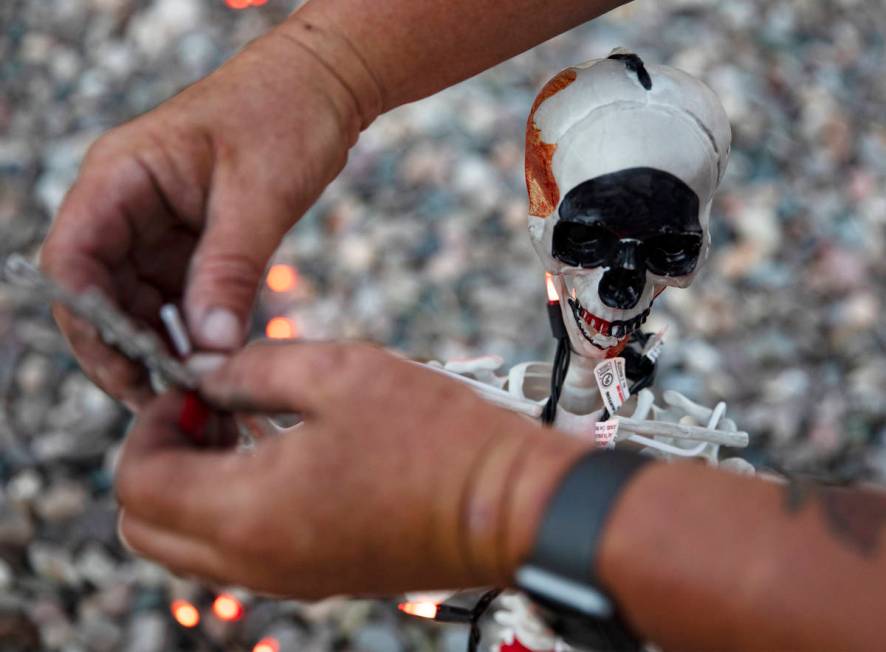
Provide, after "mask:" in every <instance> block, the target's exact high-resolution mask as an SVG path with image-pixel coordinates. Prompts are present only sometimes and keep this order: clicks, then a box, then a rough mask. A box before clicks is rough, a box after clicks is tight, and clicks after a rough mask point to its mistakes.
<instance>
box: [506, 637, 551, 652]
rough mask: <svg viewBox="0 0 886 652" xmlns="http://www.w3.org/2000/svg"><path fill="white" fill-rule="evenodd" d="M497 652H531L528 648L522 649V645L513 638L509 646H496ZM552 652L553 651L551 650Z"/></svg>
mask: <svg viewBox="0 0 886 652" xmlns="http://www.w3.org/2000/svg"><path fill="white" fill-rule="evenodd" d="M498 652H532V650H530V649H529V648H528V647H524V646H523V644H522V643H520V641H519V640H518V639H517V638H516V637H515V638H514V642H513V643H511V644H507V643H502V644H501V645H499V646H498ZM551 652H553V650H551Z"/></svg>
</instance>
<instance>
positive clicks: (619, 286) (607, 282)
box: [599, 268, 646, 310]
mask: <svg viewBox="0 0 886 652" xmlns="http://www.w3.org/2000/svg"><path fill="white" fill-rule="evenodd" d="M645 285H646V272H645V271H643V270H636V271H635V270H629V269H624V268H622V269H619V268H616V269H611V270H609V271H608V272H606V273H605V274H603V278H602V279H600V290H599V291H600V300H601V301H602V302H603V303H605V304H606V305H607V306H609V307H610V308H618V309H619V310H630V309H631V308H633V307H634V306H636V305H637V303H638V302H639V301H640V296H641V295H642V294H643V288H644V287H645Z"/></svg>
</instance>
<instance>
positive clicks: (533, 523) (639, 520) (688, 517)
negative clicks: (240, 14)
mask: <svg viewBox="0 0 886 652" xmlns="http://www.w3.org/2000/svg"><path fill="white" fill-rule="evenodd" d="M617 4H619V3H618V2H615V1H611V0H508V1H507V2H503V1H500V0H449V1H447V2H440V1H438V0H372V2H368V1H365V0H313V1H311V2H308V3H307V4H306V5H304V6H302V7H301V8H300V9H299V10H298V11H296V12H295V13H294V14H293V15H292V17H291V18H290V19H289V20H287V21H286V22H284V23H283V24H281V25H280V26H278V27H277V28H275V29H274V30H272V31H271V32H270V33H269V34H268V35H267V36H265V37H263V38H261V39H259V40H258V41H256V42H254V43H252V44H250V45H249V46H248V47H247V48H245V49H244V50H243V52H241V53H240V54H239V55H237V56H235V57H234V58H232V59H231V60H230V61H229V62H228V63H227V64H225V65H224V66H223V67H222V68H221V69H219V70H218V71H216V72H215V73H213V74H212V75H210V76H209V77H207V78H206V79H204V80H202V81H201V82H199V83H197V84H195V85H194V86H192V87H190V88H188V89H186V90H185V91H183V92H182V93H180V94H179V95H177V96H176V97H174V98H172V99H171V100H169V101H168V102H166V103H164V104H163V105H161V106H160V107H158V108H157V109H155V110H154V111H151V112H150V113H148V114H146V115H144V116H141V117H140V118H138V119H136V120H134V121H132V122H130V123H128V124H126V125H123V126H121V127H118V128H117V129H115V130H113V131H111V132H109V133H108V134H107V135H105V136H104V137H102V138H101V139H100V140H99V142H98V143H97V144H96V145H95V147H93V149H92V150H91V151H90V153H89V155H88V156H87V158H86V160H85V161H84V164H83V167H82V169H81V173H80V177H79V179H78V181H77V182H76V184H75V185H74V187H73V188H72V190H71V192H70V193H69V195H68V197H67V198H66V200H65V202H64V205H63V207H62V209H61V211H60V214H59V215H58V217H57V219H56V221H55V223H54V226H53V230H52V232H51V234H50V236H49V238H48V240H47V242H46V244H45V247H44V250H43V253H42V263H43V265H44V268H45V269H46V271H47V272H48V273H49V274H51V275H52V276H54V277H55V278H56V279H58V280H59V281H60V282H62V283H64V284H66V285H68V286H70V287H73V288H83V287H87V286H90V285H94V286H98V287H100V288H102V289H103V290H104V291H105V292H106V294H107V295H108V296H109V297H111V298H112V299H114V300H116V301H118V303H120V304H121V305H122V306H123V307H124V308H125V309H127V310H128V311H129V312H130V313H131V314H132V316H133V317H135V318H137V319H140V320H142V321H144V322H147V323H156V315H157V312H158V309H159V307H160V305H162V303H164V302H167V301H181V302H183V304H184V307H185V312H186V315H187V318H188V322H189V326H190V329H191V331H192V333H193V335H194V336H195V339H196V340H197V343H198V344H199V345H200V346H202V347H203V348H208V349H217V350H225V351H232V350H238V349H239V347H240V346H241V344H242V342H243V339H244V336H245V328H244V324H245V322H246V319H247V315H248V313H249V310H250V307H251V305H252V302H253V300H254V298H255V292H256V288H257V286H258V283H259V281H260V279H261V275H262V272H263V270H264V267H265V265H266V263H267V261H268V259H269V257H270V255H271V253H272V252H273V251H274V249H275V248H276V246H277V244H278V243H279V241H280V239H281V238H282V237H283V235H284V234H285V233H286V231H287V230H288V229H289V228H290V227H291V226H292V224H293V223H294V222H295V221H296V220H297V219H298V218H299V217H300V215H301V214H302V213H303V212H304V211H305V210H306V209H307V208H308V207H309V206H310V204H311V203H312V202H313V201H314V200H315V199H316V198H317V197H318V196H319V194H320V193H321V192H322V190H323V188H324V187H325V186H326V185H327V184H328V183H329V182H330V181H331V180H332V179H333V178H334V177H335V176H336V175H337V174H338V172H339V171H340V170H341V168H342V166H343V165H344V163H345V161H346V159H347V153H348V150H349V148H350V147H351V146H352V145H353V143H354V142H355V141H356V140H357V138H358V136H359V134H360V132H361V130H362V129H365V128H369V126H370V125H371V123H372V121H373V120H374V119H375V117H376V116H377V115H378V114H380V113H381V112H383V111H386V110H388V109H390V108H393V107H395V106H398V105H400V104H403V103H405V102H408V101H411V100H415V99H419V98H421V97H425V96H427V95H429V94H431V93H434V92H436V91H437V90H440V89H442V88H445V87H447V86H449V85H451V84H453V83H455V82H458V81H461V80H462V79H465V78H467V77H469V76H471V75H473V74H476V73H478V72H480V71H482V70H484V69H486V68H488V67H490V66H492V65H494V64H496V63H499V62H500V61H503V60H505V59H507V58H508V57H511V56H513V55H515V54H517V53H519V52H522V51H524V50H526V49H528V48H530V47H532V46H534V45H536V44H538V43H540V42H542V41H544V40H546V39H548V38H550V37H551V36H554V35H556V34H559V33H561V32H563V31H565V30H567V29H569V28H571V27H573V26H575V25H578V24H580V23H582V22H585V21H587V20H590V19H592V18H593V17H595V16H597V15H599V14H601V13H603V12H604V11H607V10H609V9H611V8H612V7H614V6H616V5H617ZM565 63H574V62H564V64H565ZM57 318H58V320H59V323H60V325H61V327H62V330H63V331H64V333H65V334H66V336H67V337H68V339H69V340H70V342H71V345H72V348H73V349H74V351H75V354H76V355H77V356H78V359H79V360H80V362H81V364H82V366H83V368H84V371H85V372H86V373H87V374H88V375H89V376H90V377H91V378H93V379H94V380H95V381H96V382H97V383H99V384H100V385H101V386H102V387H104V388H105V389H106V390H107V391H109V392H111V393H113V394H114V395H115V396H118V397H120V398H122V399H124V400H126V401H127V402H128V403H129V404H130V405H131V406H132V407H133V408H135V409H139V408H140V409H141V410H140V413H139V416H138V419H137V421H136V424H135V425H134V427H133V429H132V431H131V433H130V435H129V438H128V441H127V444H126V447H125V450H124V453H123V456H122V459H121V461H120V465H119V470H118V477H117V490H118V495H119V498H120V502H121V505H122V507H123V513H122V517H121V535H122V536H123V537H124V540H125V541H126V542H128V543H129V545H130V546H131V547H133V548H134V549H135V550H137V551H139V552H140V553H141V554H144V555H146V556H148V557H151V558H153V559H156V560H158V561H160V562H161V563H164V564H166V565H168V566H169V567H171V568H173V569H174V570H176V571H178V572H181V573H185V574H188V575H197V576H200V577H205V578H207V579H213V580H215V581H219V582H223V583H229V584H238V585H244V586H248V587H252V588H254V589H256V590H260V591H264V592H268V593H273V594H280V595H288V596H295V597H301V598H319V597H323V596H327V595H332V594H341V593H349V594H362V595H365V594H370V593H373V594H378V593H393V592H399V591H404V590H409V589H433V588H447V587H453V586H466V585H479V584H495V585H507V584H508V583H510V582H511V580H512V577H513V574H514V571H515V569H516V568H517V566H518V565H519V563H520V560H522V559H523V558H525V556H526V555H527V554H528V551H529V550H530V547H531V543H532V541H533V539H534V536H535V531H536V528H537V527H538V523H539V520H540V517H541V514H542V512H543V510H544V506H545V504H546V502H547V500H548V499H549V497H550V495H551V494H552V492H553V491H554V489H555V487H556V486H557V483H558V481H559V479H560V478H561V477H562V475H563V473H564V472H565V471H566V470H567V469H568V468H569V467H570V465H571V464H573V463H574V462H575V461H576V460H577V459H578V458H579V457H580V456H581V455H582V454H584V453H585V452H586V451H587V450H588V449H589V446H590V445H589V444H587V443H583V442H580V441H577V440H575V439H572V438H569V437H567V436H565V435H563V434H560V433H557V432H555V431H552V430H546V429H543V428H541V427H540V426H538V425H537V424H534V423H531V422H529V421H527V420H525V419H522V418H520V417H517V416H515V415H513V414H508V413H506V412H504V411H502V410H499V409H497V408H494V407H492V406H490V405H488V404H486V403H484V402H483V401H482V400H481V399H479V398H478V397H476V396H475V395H473V394H472V393H471V392H470V391H469V390H467V389H466V388H464V387H462V386H459V385H458V384H456V383H454V382H453V381H450V380H447V379H445V378H442V377H440V376H439V375H437V374H434V373H432V372H430V371H428V370H423V369H421V368H420V367H418V366H416V365H412V364H410V363H407V362H405V361H403V360H400V359H397V358H395V357H393V356H390V355H388V354H385V353H384V352H382V351H379V350H376V349H373V348H371V347H367V346H364V345H341V344H300V345H288V346H285V347H269V346H257V347H250V348H248V349H246V350H242V351H237V352H236V353H235V354H234V355H233V356H232V357H231V358H230V359H229V360H228V361H227V362H224V363H221V366H220V367H219V368H218V369H217V370H216V371H215V372H213V373H211V374H210V375H208V376H206V377H205V378H204V380H203V385H202V388H201V391H202V392H203V394H204V396H205V397H206V398H207V400H209V401H211V402H212V403H213V404H214V405H216V406H218V407H219V408H220V409H223V410H249V411H252V410H256V411H270V412H280V411H297V412H300V413H301V414H302V415H304V417H305V424H304V425H303V426H302V427H300V429H299V430H298V431H296V432H293V433H290V436H285V437H280V438H276V439H274V440H273V441H267V442H264V443H263V444H262V445H261V446H260V447H259V448H258V450H257V451H256V452H255V454H254V455H249V456H245V455H238V454H235V453H233V452H231V451H229V450H224V449H219V450H212V451H206V450H198V449H195V448H193V447H191V446H190V444H189V443H188V440H187V438H185V437H184V436H182V434H181V433H180V432H179V431H178V429H177V427H176V422H177V419H178V415H179V414H180V412H181V408H182V398H181V397H180V396H177V395H174V394H170V395H166V396H162V397H160V398H156V399H155V398H152V396H151V394H150V392H149V391H148V389H147V386H146V385H145V383H144V378H143V377H142V376H141V374H140V372H139V370H138V369H136V368H135V367H133V366H132V365H130V364H128V363H127V362H126V361H125V360H123V359H122V358H120V357H119V356H116V355H115V354H113V353H112V352H111V351H109V350H108V349H107V348H106V347H104V346H103V345H102V343H101V342H100V340H99V339H98V338H97V337H96V334H95V333H94V331H92V330H91V329H89V328H88V327H86V326H84V325H83V324H82V323H78V322H77V321H76V320H74V319H73V318H72V317H71V315H70V314H67V313H65V312H64V311H63V310H58V312H57ZM220 414H221V413H220ZM218 418H219V419H221V417H220V416H219V417H218ZM884 516H886V499H884V498H883V497H882V496H881V495H879V494H875V493H871V492H861V491H833V490H824V489H821V490H809V489H803V490H801V489H800V488H799V487H797V486H791V487H789V488H786V487H785V486H780V485H778V484H776V483H773V482H767V481H763V480H760V479H753V478H743V477H737V476H733V475H729V474H727V473H723V472H718V471H715V470H711V469H708V468H705V467H703V466H699V465H693V464H688V463H684V464H674V465H663V464H655V465H650V466H648V467H646V468H645V469H644V470H643V471H642V472H641V473H640V474H639V475H638V476H637V477H636V479H635V480H634V481H633V482H632V483H631V484H630V486H629V487H628V488H627V491H626V492H625V493H624V494H623V496H622V499H621V500H620V501H619V502H618V504H617V505H616V507H615V510H614V512H613V514H612V518H611V520H610V523H609V525H608V527H607V529H606V532H605V533H604V537H603V540H602V548H601V551H600V556H599V562H598V568H597V569H596V571H597V574H598V575H599V577H601V578H602V580H603V582H604V583H605V584H606V586H607V587H608V588H609V589H610V590H611V591H612V593H613V594H614V595H615V597H616V598H617V600H618V602H619V604H620V605H621V608H622V609H623V611H624V613H625V615H626V618H627V619H628V621H629V622H630V623H631V624H633V625H634V627H635V628H636V629H637V631H638V632H639V633H640V634H641V635H643V636H645V637H648V638H649V639H651V640H653V641H656V642H657V643H659V644H660V645H662V646H664V647H665V648H667V649H679V650H687V649H704V650H712V649H713V650H732V649H734V650H743V649H759V650H796V649H810V650H835V649H840V650H850V649H855V650H874V649H878V648H880V647H882V641H883V638H884V636H886V619H884V609H883V598H884V589H883V586H884V583H886V553H884V550H883V545H884V544H883V542H882V541H881V539H882V535H881V529H882V527H881V526H882V524H883V521H884ZM576 517H577V518H578V517H580V515H576Z"/></svg>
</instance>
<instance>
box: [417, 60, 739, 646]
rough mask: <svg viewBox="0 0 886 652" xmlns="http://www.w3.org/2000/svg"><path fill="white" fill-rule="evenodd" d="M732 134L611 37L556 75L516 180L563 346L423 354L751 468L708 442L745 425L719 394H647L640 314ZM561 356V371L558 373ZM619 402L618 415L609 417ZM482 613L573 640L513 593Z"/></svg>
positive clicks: (691, 246) (702, 250)
mask: <svg viewBox="0 0 886 652" xmlns="http://www.w3.org/2000/svg"><path fill="white" fill-rule="evenodd" d="M730 141H731V131H730V127H729V121H728V118H727V116H726V113H725V111H724V110H723V107H722V106H721V104H720V102H719V100H718V99H717V97H716V95H714V93H713V92H712V91H711V90H710V89H709V88H707V87H706V86H705V85H704V84H702V83H701V82H700V81H698V80H697V79H694V78H693V77H691V76H690V75H688V74H686V73H684V72H681V71H679V70H675V69H673V68H669V67H667V66H659V65H650V66H647V65H645V64H644V62H643V61H642V60H641V59H640V57H638V56H637V55H635V54H631V53H629V52H626V51H624V50H621V49H618V50H614V51H613V52H612V54H611V55H610V56H609V57H608V58H606V59H599V60H595V61H590V62H588V63H585V64H582V65H580V66H576V67H574V68H568V69H566V70H564V71H562V72H561V73H559V74H558V75H556V76H555V77H554V78H553V79H551V80H550V81H549V82H548V83H547V84H546V85H545V86H544V87H543V88H542V90H541V92H540V93H539V94H538V96H537V97H536V100H535V103H534V104H533V106H532V110H531V112H530V115H529V120H528V124H527V128H526V185H527V189H528V192H529V234H530V238H531V240H532V244H533V246H534V247H535V250H536V252H537V254H538V256H539V258H540V259H541V262H542V265H543V267H544V270H545V272H546V275H547V277H548V293H549V301H550V302H551V303H550V304H549V305H552V306H556V304H557V303H558V304H559V312H560V315H561V316H562V321H563V327H564V328H565V337H563V338H562V340H561V348H563V347H566V348H568V349H569V350H568V351H566V353H567V355H566V356H561V355H560V353H561V350H560V349H558V356H557V363H555V365H554V366H553V367H552V365H550V364H547V363H541V362H529V363H523V364H520V365H517V366H516V367H513V368H512V369H510V370H509V372H508V373H507V375H506V376H501V375H498V374H497V373H496V371H497V370H498V368H499V367H500V365H501V360H494V359H492V358H491V357H490V356H485V357H482V358H476V359H474V360H469V361H459V362H450V363H447V364H445V365H444V364H439V363H436V364H435V363H432V367H433V368H436V369H438V370H439V371H440V372H441V373H447V374H449V375H451V376H453V377H456V378H459V379H461V380H463V381H464V382H467V383H469V384H471V385H472V386H473V387H474V388H475V389H476V390H477V391H478V392H480V393H481V394H482V395H484V396H485V397H486V398H487V399H489V400H491V401H493V402H494V403H496V404H498V405H501V406H503V407H506V408H509V409H511V410H514V411H517V412H520V413H522V414H525V415H527V416H531V417H535V418H538V417H540V416H542V415H543V414H545V413H546V411H547V407H546V404H548V403H549V396H554V395H555V392H556V396H557V397H558V399H559V403H558V404H557V402H556V401H555V404H554V408H555V413H554V416H553V417H552V418H551V419H550V420H551V421H553V424H554V425H555V426H556V427H557V428H559V429H561V430H564V431H566V432H570V433H572V434H574V435H576V436H579V437H595V438H596V439H597V441H598V442H599V441H600V439H599V436H600V432H601V428H599V426H601V425H611V428H609V429H603V430H605V432H608V433H609V435H610V437H611V438H610V439H609V440H607V441H606V442H605V443H606V445H609V446H616V445H618V446H622V445H627V446H632V447H634V448H635V449H639V450H641V451H642V452H644V453H647V454H650V455H654V456H658V457H662V458H665V459H677V458H683V457H694V458H699V459H702V460H705V461H706V462H707V463H709V464H712V465H719V466H721V467H723V468H727V469H730V470H733V471H735V472H739V473H754V469H753V467H752V466H751V465H750V464H748V463H747V462H746V461H745V460H743V459H741V458H738V457H726V456H724V455H723V453H722V451H721V447H723V446H726V447H738V448H741V447H745V446H747V444H748V435H747V433H744V432H740V431H738V428H737V427H736V424H735V423H734V422H733V421H732V420H731V419H728V418H726V416H725V412H726V404H725V403H720V404H718V405H717V406H716V407H714V408H713V409H712V408H708V407H705V406H702V405H698V404H697V403H694V402H692V401H691V400H689V399H688V398H686V397H685V396H683V395H681V394H679V393H678V392H674V391H668V392H664V394H663V401H664V404H663V405H659V404H656V399H655V396H654V394H653V393H652V392H651V391H650V390H649V389H646V388H645V387H646V386H648V385H649V384H651V381H652V378H653V375H654V370H655V363H656V359H657V355H658V350H659V349H660V346H661V337H660V335H658V336H655V335H650V334H646V333H643V332H642V330H641V328H642V326H643V324H644V323H645V322H646V320H647V318H648V316H649V314H650V311H651V309H652V304H653V302H654V301H655V298H656V297H657V296H658V295H659V294H661V293H662V292H663V291H664V290H665V289H666V288H668V287H678V288H685V287H687V286H688V285H689V284H690V283H691V282H692V280H693V279H694V278H695V276H696V274H697V273H698V270H699V268H700V267H701V266H702V265H703V264H704V262H705V260H706V258H707V256H708V250H709V247H710V241H711V240H710V231H709V221H710V212H711V202H712V199H713V195H714V192H715V190H716V188H717V186H718V185H719V183H720V181H721V180H722V178H723V174H724V173H725V170H726V164H727V161H728V158H729V148H730ZM556 330H557V327H555V331H556ZM561 330H562V329H561ZM555 337H560V336H559V335H557V334H556V332H555ZM569 353H571V356H570V355H568V354H569ZM564 358H565V360H566V365H567V366H568V371H566V372H565V375H564V376H563V379H562V386H559V385H558V381H557V380H556V379H557V377H558V375H560V374H561V371H563V369H560V368H559V363H560V362H562V360H563V359H564ZM618 358H623V360H624V361H623V362H620V361H619V360H618ZM570 359H571V362H570ZM607 360H612V362H613V363H615V362H620V364H621V365H622V367H621V368H622V369H626V375H627V380H628V381H631V382H632V385H631V387H630V390H631V391H630V392H627V391H626V392H625V394H628V393H629V394H633V395H634V396H633V397H631V398H630V400H629V401H628V400H625V401H623V403H624V405H622V403H618V404H616V405H615V406H614V408H615V409H614V410H613V411H611V410H610V409H608V408H611V407H613V406H612V404H611V403H608V404H607V403H604V401H603V400H601V399H602V396H601V394H602V385H600V384H599V378H597V377H595V370H599V367H600V365H601V363H604V362H606V361H607ZM614 368H616V367H613V369H614ZM552 377H553V378H554V379H555V381H554V383H553V384H552V382H551V379H552ZM624 398H625V399H627V398H628V397H627V396H625V397H624ZM619 408H623V409H622V410H621V413H628V414H630V415H631V416H630V417H625V416H619V417H618V418H617V419H613V420H611V421H610V420H609V419H610V417H612V416H613V414H612V413H611V412H614V411H618V410H619ZM604 421H605V423H603V422H604ZM490 627H491V628H492V630H493V636H494V638H495V639H496V643H495V644H494V645H493V646H492V648H491V649H492V650H494V651H496V652H510V651H512V650H533V651H537V652H551V651H554V650H556V651H560V650H569V649H572V648H570V647H569V646H568V645H567V644H566V643H565V642H564V641H562V640H559V639H558V638H557V637H556V636H555V635H554V634H553V633H552V632H550V631H549V630H547V629H546V627H545V626H544V624H543V623H542V622H541V620H539V619H538V618H536V616H535V615H534V612H533V609H532V605H531V604H530V603H529V602H528V601H527V600H526V599H525V598H522V597H520V596H516V595H515V594H513V593H506V594H505V595H504V596H503V597H502V598H501V599H500V600H499V601H498V602H497V613H496V615H495V618H494V619H493V622H492V624H491V625H490Z"/></svg>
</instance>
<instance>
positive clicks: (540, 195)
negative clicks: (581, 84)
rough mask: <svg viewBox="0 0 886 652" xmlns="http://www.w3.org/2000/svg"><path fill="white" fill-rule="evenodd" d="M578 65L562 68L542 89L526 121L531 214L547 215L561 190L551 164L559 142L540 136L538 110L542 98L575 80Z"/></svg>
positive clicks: (544, 98)
mask: <svg viewBox="0 0 886 652" xmlns="http://www.w3.org/2000/svg"><path fill="white" fill-rule="evenodd" d="M575 76H576V72H575V68H567V69H566V70H563V71H561V72H559V73H558V74H557V75H556V76H555V77H554V78H553V79H551V80H550V81H548V83H547V84H545V85H544V87H543V88H542V89H541V91H540V92H539V94H538V95H537V96H536V98H535V102H533V104H532V110H531V111H530V112H529V120H528V121H527V122H526V190H527V191H528V193H529V214H530V215H534V216H536V217H548V216H549V215H550V214H551V213H553V212H554V209H555V208H556V207H557V204H558V203H560V190H559V189H558V188H557V180H556V179H555V178H554V171H553V169H552V168H551V160H552V159H553V158H554V152H555V151H556V149H557V146H556V145H554V144H552V143H546V142H544V141H543V140H542V139H541V130H540V129H539V128H538V127H537V126H536V124H535V112H536V110H537V109H538V107H539V106H541V104H542V102H544V101H545V100H546V99H548V98H549V97H551V96H552V95H556V94H557V93H559V92H560V91H562V90H563V89H564V88H566V87H567V86H569V84H571V83H572V82H574V81H575Z"/></svg>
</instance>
